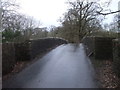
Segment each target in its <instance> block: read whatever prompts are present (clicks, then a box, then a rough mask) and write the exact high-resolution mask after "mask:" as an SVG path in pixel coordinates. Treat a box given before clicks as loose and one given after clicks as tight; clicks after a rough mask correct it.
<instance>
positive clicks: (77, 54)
mask: <svg viewBox="0 0 120 90" xmlns="http://www.w3.org/2000/svg"><path fill="white" fill-rule="evenodd" d="M3 88H97V85H96V82H95V78H94V70H93V67H92V65H91V62H90V60H89V58H88V57H87V56H86V54H85V51H84V47H83V45H82V44H80V45H79V46H76V45H73V44H65V45H61V46H59V47H57V48H56V49H53V50H52V51H51V52H49V53H48V54H46V55H45V56H44V57H43V58H40V59H39V60H38V61H36V62H35V63H34V64H32V65H30V66H28V67H27V68H26V69H24V70H23V71H22V72H20V73H18V74H17V75H15V76H13V77H12V78H10V79H9V80H7V81H5V82H3Z"/></svg>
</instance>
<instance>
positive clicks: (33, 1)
mask: <svg viewBox="0 0 120 90" xmlns="http://www.w3.org/2000/svg"><path fill="white" fill-rule="evenodd" d="M66 1H67V0H18V2H19V4H20V12H22V13H23V14H26V15H29V16H33V17H34V18H35V19H37V20H40V21H41V22H42V26H47V27H49V26H51V25H55V26H59V22H57V20H58V19H59V18H60V17H61V16H62V15H63V13H64V12H66V10H67V5H66V3H65V2H66ZM89 1H91V0H89ZM101 1H102V0H101ZM103 1H105V0H103ZM118 1H119V0H112V3H111V5H110V9H112V10H117V9H118ZM111 17H112V16H111V15H109V16H108V18H109V19H108V20H106V21H105V22H106V23H107V22H108V23H109V22H111V21H112V19H111Z"/></svg>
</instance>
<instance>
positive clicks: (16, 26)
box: [1, 0, 47, 42]
mask: <svg viewBox="0 0 120 90" xmlns="http://www.w3.org/2000/svg"><path fill="white" fill-rule="evenodd" d="M1 7H2V41H3V42H23V41H25V40H28V39H30V38H37V37H38V38H40V37H46V36H47V35H46V33H47V30H46V28H44V29H42V28H39V26H40V22H38V21H36V20H35V19H34V18H33V17H30V16H26V15H23V14H21V13H19V12H17V10H18V9H19V5H17V4H16V2H14V0H2V2H1ZM38 34H40V35H39V36H38ZM41 34H42V35H41Z"/></svg>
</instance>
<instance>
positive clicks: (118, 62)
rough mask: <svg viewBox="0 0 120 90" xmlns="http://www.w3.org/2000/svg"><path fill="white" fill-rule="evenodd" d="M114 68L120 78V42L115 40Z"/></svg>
mask: <svg viewBox="0 0 120 90" xmlns="http://www.w3.org/2000/svg"><path fill="white" fill-rule="evenodd" d="M113 66H114V71H115V73H116V74H117V76H119V77H120V42H119V41H118V40H117V39H115V40H113Z"/></svg>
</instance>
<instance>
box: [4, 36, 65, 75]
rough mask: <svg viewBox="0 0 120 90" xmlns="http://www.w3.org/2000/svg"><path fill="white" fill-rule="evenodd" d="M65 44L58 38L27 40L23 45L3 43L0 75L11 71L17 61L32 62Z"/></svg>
mask: <svg viewBox="0 0 120 90" xmlns="http://www.w3.org/2000/svg"><path fill="white" fill-rule="evenodd" d="M66 43H67V41H65V40H63V39H59V38H45V39H37V40H28V41H25V42H24V43H3V44H2V73H3V75H5V74H7V73H9V72H10V71H12V69H13V67H14V65H15V63H16V62H17V61H26V60H33V59H34V58H35V57H36V56H38V55H40V54H41V53H43V52H46V51H47V50H48V49H50V48H53V47H56V46H58V45H61V44H66Z"/></svg>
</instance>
